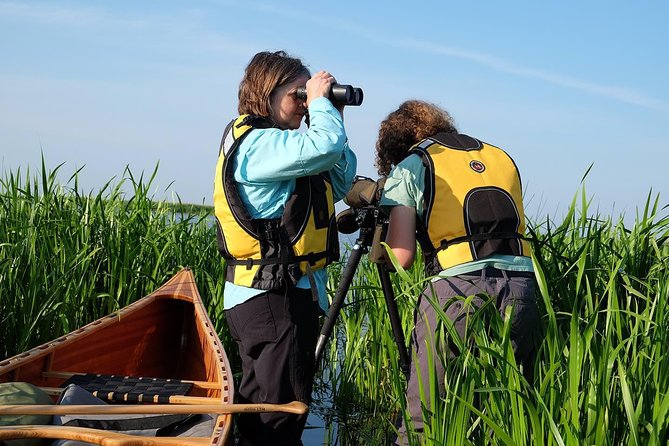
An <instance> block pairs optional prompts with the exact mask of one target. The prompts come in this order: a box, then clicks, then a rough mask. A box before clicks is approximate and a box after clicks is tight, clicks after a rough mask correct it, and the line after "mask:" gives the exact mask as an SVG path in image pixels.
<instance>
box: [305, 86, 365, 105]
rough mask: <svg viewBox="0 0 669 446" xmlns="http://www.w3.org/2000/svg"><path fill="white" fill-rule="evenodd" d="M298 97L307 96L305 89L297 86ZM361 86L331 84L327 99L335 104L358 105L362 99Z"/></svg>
mask: <svg viewBox="0 0 669 446" xmlns="http://www.w3.org/2000/svg"><path fill="white" fill-rule="evenodd" d="M295 94H296V95H297V97H298V98H299V99H306V98H307V89H306V88H298V89H297V91H296V92H295ZM363 96H364V95H363V93H362V88H359V87H354V86H352V85H342V84H332V85H331V86H330V95H329V99H330V101H332V103H333V104H335V105H340V104H343V105H360V104H362V99H363Z"/></svg>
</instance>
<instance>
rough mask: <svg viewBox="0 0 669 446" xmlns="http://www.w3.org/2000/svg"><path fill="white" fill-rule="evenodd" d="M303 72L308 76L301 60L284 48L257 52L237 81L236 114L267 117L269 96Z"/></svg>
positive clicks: (270, 110) (268, 114) (269, 109)
mask: <svg viewBox="0 0 669 446" xmlns="http://www.w3.org/2000/svg"><path fill="white" fill-rule="evenodd" d="M303 75H305V76H307V77H311V74H310V73H309V70H308V69H307V67H306V66H305V65H304V64H303V63H302V61H301V60H300V59H297V58H295V57H291V56H289V55H288V54H287V53H286V52H285V51H275V52H269V51H262V52H260V53H257V54H256V55H255V56H253V58H251V61H250V62H249V64H248V65H247V66H246V70H245V71H244V77H243V78H242V81H241V82H240V83H239V104H238V105H237V111H238V112H239V114H240V115H244V114H249V115H256V116H265V117H269V116H270V115H271V114H272V107H271V106H270V97H271V96H272V93H273V92H274V90H276V89H277V88H279V87H281V86H283V85H285V84H287V83H289V82H292V81H294V80H295V79H297V78H298V77H300V76H303Z"/></svg>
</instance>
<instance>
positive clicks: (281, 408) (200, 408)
mask: <svg viewBox="0 0 669 446" xmlns="http://www.w3.org/2000/svg"><path fill="white" fill-rule="evenodd" d="M308 410H309V408H308V407H307V405H306V404H304V403H302V402H300V401H293V402H292V403H287V404H139V405H136V404H114V405H88V404H85V405H76V404H72V405H49V404H46V405H40V404H15V405H0V415H10V414H11V415H64V414H71V415H111V414H182V413H217V414H223V413H226V414H227V413H229V414H235V413H249V412H286V413H293V414H297V415H303V414H305V413H307V411H308Z"/></svg>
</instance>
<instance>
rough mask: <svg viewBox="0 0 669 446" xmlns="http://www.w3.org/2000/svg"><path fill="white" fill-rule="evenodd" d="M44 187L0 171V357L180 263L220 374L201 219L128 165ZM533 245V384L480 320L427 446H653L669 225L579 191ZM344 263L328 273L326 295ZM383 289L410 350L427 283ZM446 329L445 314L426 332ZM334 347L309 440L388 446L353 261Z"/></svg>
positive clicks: (379, 310) (114, 303)
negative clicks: (90, 179)
mask: <svg viewBox="0 0 669 446" xmlns="http://www.w3.org/2000/svg"><path fill="white" fill-rule="evenodd" d="M154 174H155V172H154ZM59 175H62V172H60V171H59V168H57V169H54V170H47V169H46V168H45V167H44V166H42V169H41V171H39V172H36V173H33V172H29V171H26V172H21V171H16V172H8V173H4V174H3V175H2V177H0V234H2V236H1V238H0V357H7V356H12V355H14V354H16V353H19V352H22V351H24V350H27V349H29V348H30V347H32V346H35V345H38V344H40V343H43V342H45V341H48V340H50V339H53V338H55V337H57V336H59V335H61V334H64V333H67V332H69V331H72V330H73V329H75V328H77V327H79V326H82V325H84V324H85V323H87V322H90V321H91V320H93V319H96V318H98V317H101V316H104V315H106V314H109V313H111V312H114V311H115V310H117V309H119V308H121V307H123V306H125V305H126V304H128V303H129V302H131V301H133V300H135V299H137V298H139V297H141V296H143V295H145V294H148V293H149V292H150V291H152V290H153V289H154V288H156V287H157V286H158V285H159V284H161V283H162V282H164V281H165V280H166V279H167V278H168V277H170V276H171V275H172V274H173V273H175V272H176V271H178V270H179V269H180V268H181V267H183V266H190V267H191V268H192V269H193V271H194V273H195V275H196V280H197V283H198V287H199V289H200V293H201V294H202V296H203V298H204V299H205V302H206V303H207V306H208V311H209V314H210V316H211V318H212V320H213V321H214V323H215V325H216V328H217V330H218V332H219V334H220V335H221V339H222V340H223V342H224V344H225V345H226V350H227V352H228V355H229V356H230V359H231V360H232V362H233V364H234V362H235V356H234V355H235V350H236V348H235V346H234V344H233V343H232V342H231V340H230V338H229V336H228V335H227V332H226V327H225V323H224V318H223V314H222V302H223V299H224V296H223V282H222V281H221V278H222V277H224V273H223V269H224V268H223V263H222V262H221V260H220V258H219V256H218V253H217V250H216V241H215V240H216V237H215V233H214V227H213V225H212V224H211V210H210V209H209V208H207V207H199V206H195V207H190V206H184V205H182V204H180V203H176V204H167V203H160V202H158V203H154V201H153V200H152V198H153V197H152V196H151V194H150V193H149V191H150V190H151V183H152V180H153V176H149V177H144V176H140V177H136V176H133V174H132V173H131V172H130V171H126V172H124V174H123V175H122V179H121V180H120V181H118V182H116V183H114V182H111V181H110V182H109V183H107V184H106V185H104V186H103V187H102V188H101V189H100V190H99V191H98V192H95V193H93V192H91V193H83V192H82V191H81V190H80V187H79V185H78V182H77V174H76V172H75V173H74V174H73V175H72V176H71V177H70V178H69V180H68V181H65V182H63V183H61V182H59V181H58V177H59ZM122 184H123V185H124V188H122V187H121V185H122ZM128 186H129V188H128ZM128 189H130V190H131V192H130V193H128V192H123V190H128ZM530 236H531V238H532V243H533V247H534V254H535V258H534V262H535V268H536V272H537V279H538V284H539V292H540V294H539V296H538V299H539V303H540V308H541V314H542V316H543V319H542V321H543V326H542V331H543V333H544V338H543V341H542V343H541V348H540V351H539V357H538V359H537V363H536V372H535V377H534V380H533V382H527V381H526V380H525V379H524V378H523V375H522V373H521V372H520V371H519V370H518V367H517V366H516V364H515V362H514V359H513V354H512V352H511V346H510V343H509V331H510V329H511V327H509V324H508V322H507V319H506V318H504V317H502V316H500V315H499V314H497V313H496V312H495V311H494V308H493V307H483V308H481V309H480V310H479V311H477V312H476V314H475V316H474V317H473V318H472V319H471V321H470V323H469V331H470V333H471V337H472V339H473V342H471V343H462V344H461V346H460V347H461V354H460V356H458V357H457V358H456V359H454V360H449V361H445V365H446V376H445V379H446V393H445V394H444V395H441V396H440V395H437V394H434V393H431V392H426V393H425V398H426V399H428V398H430V399H431V401H432V405H431V407H433V408H434V410H432V411H430V412H428V411H426V412H425V413H424V418H425V421H426V427H427V432H426V434H427V438H428V444H449V445H518V444H533V445H582V444H592V445H618V444H632V445H665V444H667V442H669V426H668V420H669V356H668V354H667V352H668V349H667V346H668V345H669V314H668V313H669V268H667V265H668V264H669V241H668V239H669V217H667V216H666V208H665V209H662V208H661V206H660V202H659V197H653V196H650V195H649V197H648V199H647V200H646V201H645V203H643V206H642V208H641V209H640V210H639V212H638V214H637V215H636V216H635V218H634V221H633V223H631V224H627V225H626V224H625V223H624V220H623V218H622V217H618V218H617V219H616V218H614V217H611V216H605V215H600V214H598V213H596V212H595V213H593V212H592V211H591V209H590V208H589V201H588V198H587V196H586V195H585V192H584V191H582V192H579V193H577V194H576V198H575V199H574V202H573V203H572V205H571V207H570V209H569V211H568V212H567V214H566V215H565V217H564V218H563V219H561V221H553V220H551V219H549V218H546V219H543V220H536V221H532V222H531V225H530ZM344 261H345V259H342V263H339V264H335V265H333V266H331V267H330V270H329V274H330V283H329V286H330V291H331V292H334V290H335V288H336V286H337V284H338V283H339V277H340V274H341V269H342V264H343V262H344ZM392 279H393V284H394V289H395V294H396V298H397V302H398V306H399V309H400V314H401V317H402V323H403V328H404V331H405V336H406V338H407V339H408V337H409V336H410V332H411V327H412V325H413V314H412V312H413V307H414V304H415V299H416V297H417V295H418V293H419V292H420V290H421V289H422V288H423V287H424V286H425V284H426V281H427V280H429V278H426V277H424V275H423V273H422V270H421V268H420V266H415V267H414V268H412V269H410V270H408V271H400V272H398V273H397V274H392ZM448 328H449V327H448V323H447V322H446V321H445V320H444V322H443V324H442V327H441V329H440V330H438V333H439V335H440V336H444V337H448V336H449V334H448V333H449V329H448ZM332 339H333V340H332V341H331V343H330V344H329V346H328V349H327V351H326V353H325V355H324V362H323V366H322V369H321V370H322V371H321V374H320V375H319V377H318V381H317V390H316V392H315V395H314V397H315V403H314V404H313V406H312V411H314V412H316V413H317V414H318V415H319V416H320V417H321V418H322V419H323V420H324V425H325V426H326V428H325V430H324V436H325V438H324V443H325V444H332V445H335V444H337V445H348V444H386V443H387V442H388V440H389V439H390V438H392V436H393V434H394V427H393V422H394V421H395V420H396V419H397V417H401V416H403V414H404V410H405V407H404V400H403V395H404V386H405V378H404V375H403V373H402V372H401V371H400V369H399V364H398V360H397V357H398V356H397V347H396V345H395V343H394V338H393V336H392V331H391V326H390V321H389V319H388V316H387V313H386V309H385V302H384V299H383V295H382V292H381V286H380V283H379V279H378V277H377V273H376V268H375V266H374V265H371V264H369V263H368V261H367V259H366V258H365V259H364V260H363V261H362V262H361V263H360V265H359V268H358V271H357V274H356V277H355V279H354V282H353V283H352V286H351V289H350V292H349V296H348V298H347V302H346V305H345V306H344V308H343V311H342V313H341V316H340V320H339V323H338V324H337V326H336V328H335V332H334V334H333V338H332ZM433 359H434V360H435V361H442V360H443V358H439V357H437V358H433Z"/></svg>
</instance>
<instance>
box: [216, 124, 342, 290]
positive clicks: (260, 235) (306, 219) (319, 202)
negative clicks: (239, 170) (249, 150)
mask: <svg viewBox="0 0 669 446" xmlns="http://www.w3.org/2000/svg"><path fill="white" fill-rule="evenodd" d="M269 127H273V123H272V122H271V121H270V120H269V119H267V118H263V117H258V116H251V115H242V116H240V117H238V118H237V119H235V120H233V121H232V122H231V123H230V124H228V126H227V127H226V129H225V132H224V134H223V140H222V141H221V147H220V149H219V157H218V162H217V164H216V175H215V180H214V211H215V215H216V223H217V240H218V250H219V252H220V254H221V255H222V256H223V258H224V259H225V260H226V280H228V281H230V282H232V283H234V284H236V285H242V286H246V287H251V288H257V289H262V290H270V289H277V288H281V287H283V286H286V285H294V284H295V283H297V281H298V280H299V279H300V278H301V277H302V276H303V275H304V274H310V272H311V271H315V270H318V269H321V268H324V267H325V266H326V265H328V264H329V263H331V262H332V261H335V260H337V259H339V240H338V236H337V226H336V221H335V216H334V198H333V193H332V185H331V182H330V177H329V174H328V173H327V172H324V173H321V174H319V175H313V176H308V177H302V178H297V179H296V180H295V183H296V184H295V191H294V192H293V194H292V196H291V197H290V198H289V199H288V201H287V202H286V204H285V207H284V211H283V214H282V216H281V217H280V218H275V219H252V218H251V216H250V214H249V212H248V210H247V209H246V206H245V205H244V203H243V202H242V200H241V198H240V196H239V192H238V190H237V184H236V183H235V180H234V177H233V162H232V160H233V159H234V156H235V153H236V152H237V149H238V148H239V145H240V143H241V142H242V141H243V139H244V138H245V137H246V136H247V135H248V134H249V133H250V132H251V131H252V130H253V129H257V128H269Z"/></svg>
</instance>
